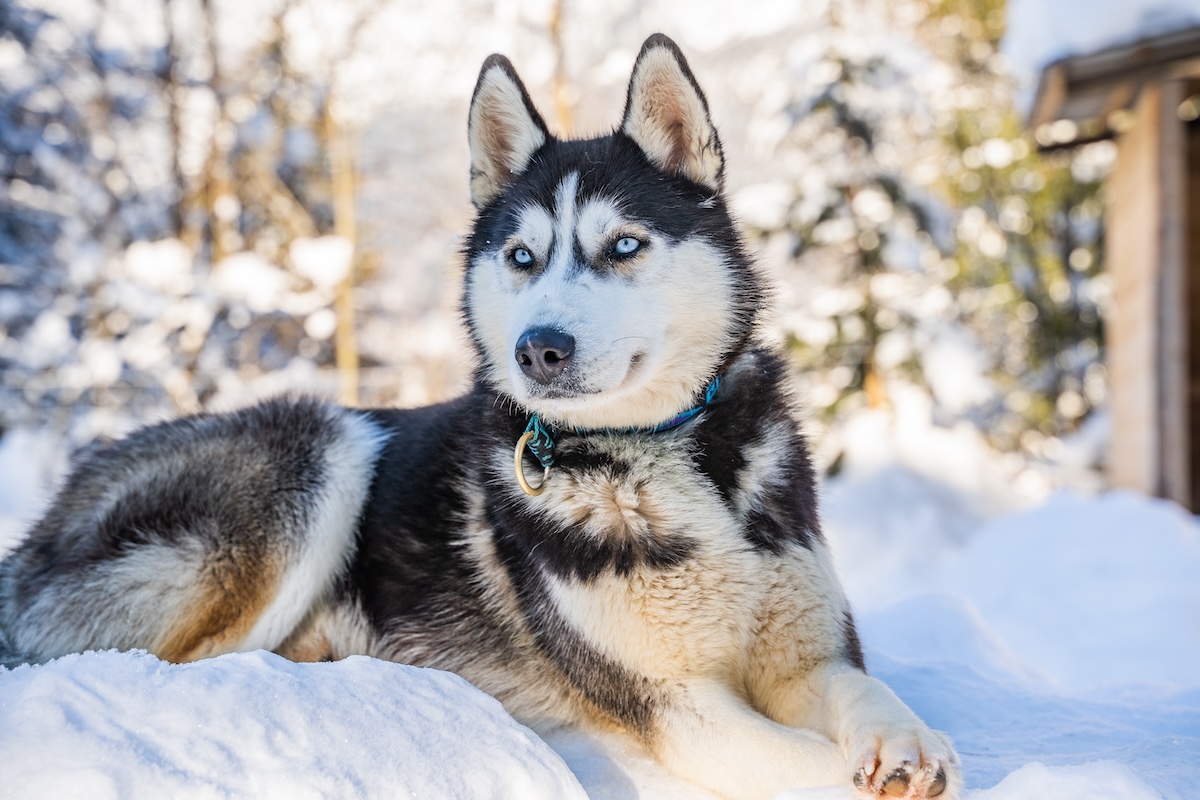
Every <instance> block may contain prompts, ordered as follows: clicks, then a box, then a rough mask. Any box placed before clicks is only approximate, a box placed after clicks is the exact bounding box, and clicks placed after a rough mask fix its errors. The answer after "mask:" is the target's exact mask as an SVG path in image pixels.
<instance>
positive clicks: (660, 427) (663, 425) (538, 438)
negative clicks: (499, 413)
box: [518, 376, 721, 470]
mask: <svg viewBox="0 0 1200 800" xmlns="http://www.w3.org/2000/svg"><path fill="white" fill-rule="evenodd" d="M720 386H721V378H720V377H719V376H718V377H716V378H713V379H712V381H711V382H710V383H709V384H708V388H707V389H705V390H704V400H703V401H702V402H701V403H700V405H698V406H696V407H694V408H689V409H688V410H687V411H683V412H680V413H678V414H676V415H675V416H673V417H671V418H670V419H669V420H667V421H666V422H660V423H659V424H657V425H655V426H653V427H650V428H597V429H595V430H585V429H581V428H575V429H573V430H572V431H570V432H571V433H574V434H576V435H577V436H586V435H587V434H589V433H607V434H614V433H616V434H635V433H663V432H664V431H669V430H671V429H672V428H678V427H679V426H680V425H682V424H683V423H685V422H687V421H688V420H691V419H693V418H694V417H696V416H697V415H699V414H700V412H702V411H704V410H705V409H706V408H708V407H709V406H710V405H711V404H712V402H713V400H714V399H715V398H716V396H717V391H718V390H719V389H720ZM566 432H567V431H563V430H559V429H557V428H554V427H553V426H546V425H543V424H542V421H541V420H539V419H538V416H537V414H531V415H530V416H529V424H528V425H527V426H525V434H526V435H528V436H529V438H528V439H525V441H524V446H525V447H527V448H528V449H529V452H531V453H533V456H534V458H536V459H537V460H538V463H540V464H541V465H542V467H543V468H545V469H547V470H548V469H550V468H551V467H552V466H554V446H555V445H556V444H557V443H558V439H559V437H561V436H562V435H563V434H564V433H566ZM522 439H524V437H522ZM519 456H520V454H519V453H518V460H519Z"/></svg>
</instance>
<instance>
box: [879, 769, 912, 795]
mask: <svg viewBox="0 0 1200 800" xmlns="http://www.w3.org/2000/svg"><path fill="white" fill-rule="evenodd" d="M883 793H884V794H886V795H891V796H892V797H903V796H904V795H905V794H907V793H908V775H906V774H905V773H904V772H901V771H900V770H896V771H895V772H893V773H892V774H891V775H888V776H887V780H885V781H884V782H883Z"/></svg>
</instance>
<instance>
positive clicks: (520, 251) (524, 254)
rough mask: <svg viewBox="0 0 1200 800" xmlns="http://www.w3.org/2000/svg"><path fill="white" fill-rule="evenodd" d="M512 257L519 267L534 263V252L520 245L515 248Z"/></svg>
mask: <svg viewBox="0 0 1200 800" xmlns="http://www.w3.org/2000/svg"><path fill="white" fill-rule="evenodd" d="M510 258H512V260H513V263H514V264H516V265H517V266H519V267H528V266H532V265H533V253H530V252H529V251H528V250H526V249H525V248H524V247H518V248H517V249H516V250H513V252H512V255H511V256H510Z"/></svg>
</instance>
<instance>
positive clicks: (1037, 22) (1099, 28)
mask: <svg viewBox="0 0 1200 800" xmlns="http://www.w3.org/2000/svg"><path fill="white" fill-rule="evenodd" d="M1007 15H1008V16H1007V29H1006V32H1005V35H1004V43H1003V47H1002V52H1003V53H1004V55H1005V56H1006V57H1007V58H1008V59H1009V61H1010V62H1011V65H1012V69H1013V74H1014V75H1015V76H1016V77H1017V79H1018V80H1019V81H1020V82H1021V83H1022V84H1024V85H1025V86H1026V87H1027V88H1031V87H1032V86H1033V85H1034V84H1036V83H1037V78H1038V75H1039V74H1040V73H1041V71H1042V69H1043V68H1044V67H1045V66H1047V65H1048V64H1050V63H1051V62H1053V61H1057V60H1058V59H1061V58H1066V57H1067V56H1073V55H1086V54H1089V53H1096V52H1099V51H1101V50H1106V49H1108V48H1110V47H1117V46H1119V45H1125V44H1132V43H1133V42H1137V41H1140V40H1142V39H1148V38H1151V37H1154V36H1159V35H1161V34H1164V33H1168V32H1170V31H1175V30H1180V29H1182V28H1186V27H1189V26H1191V25H1197V24H1200V0H1054V2H1046V0H1009V2H1008V10H1007Z"/></svg>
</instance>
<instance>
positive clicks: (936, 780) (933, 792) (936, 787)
mask: <svg viewBox="0 0 1200 800" xmlns="http://www.w3.org/2000/svg"><path fill="white" fill-rule="evenodd" d="M944 791H946V770H944V769H939V770H938V771H937V775H935V776H934V777H933V782H932V783H931V784H929V791H928V792H926V796H927V797H941V795H942V792H944Z"/></svg>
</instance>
